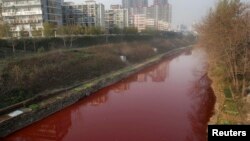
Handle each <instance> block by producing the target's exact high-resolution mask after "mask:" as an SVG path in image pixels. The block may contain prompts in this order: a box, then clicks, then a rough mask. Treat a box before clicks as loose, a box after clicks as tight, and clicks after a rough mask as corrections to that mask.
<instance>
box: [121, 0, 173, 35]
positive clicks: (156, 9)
mask: <svg viewBox="0 0 250 141" xmlns="http://www.w3.org/2000/svg"><path fill="white" fill-rule="evenodd" d="M143 2H144V4H142V3H143ZM123 7H124V8H128V14H129V26H131V27H133V26H134V27H138V24H137V23H138V21H136V20H138V19H135V18H138V15H140V16H139V17H142V15H144V17H145V18H144V19H145V21H144V25H145V28H150V29H155V30H161V31H168V30H170V28H171V21H172V7H171V4H169V3H168V0H154V1H153V5H151V6H148V2H147V1H140V2H139V1H136V0H135V1H133V0H132V1H131V0H123ZM135 24H136V25H135ZM140 27H142V26H140ZM140 29H142V28H140ZM138 30H139V29H138ZM139 31H141V30H139Z"/></svg>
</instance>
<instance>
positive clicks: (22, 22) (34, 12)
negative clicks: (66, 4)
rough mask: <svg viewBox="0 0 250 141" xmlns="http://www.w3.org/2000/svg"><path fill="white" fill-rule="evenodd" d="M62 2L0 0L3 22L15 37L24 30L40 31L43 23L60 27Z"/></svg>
mask: <svg viewBox="0 0 250 141" xmlns="http://www.w3.org/2000/svg"><path fill="white" fill-rule="evenodd" d="M62 1H63V0H2V16H3V21H4V22H5V23H8V24H9V25H10V27H11V30H12V31H13V33H14V35H15V36H19V31H21V30H25V31H28V32H29V36H32V35H31V31H32V30H35V29H36V30H37V29H42V28H43V24H44V23H45V22H49V23H52V24H54V25H62V6H61V5H62Z"/></svg>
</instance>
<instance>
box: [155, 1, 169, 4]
mask: <svg viewBox="0 0 250 141" xmlns="http://www.w3.org/2000/svg"><path fill="white" fill-rule="evenodd" d="M159 4H168V0H154V5H159Z"/></svg>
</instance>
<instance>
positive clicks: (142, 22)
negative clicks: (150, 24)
mask: <svg viewBox="0 0 250 141" xmlns="http://www.w3.org/2000/svg"><path fill="white" fill-rule="evenodd" d="M134 27H136V28H137V29H138V32H141V31H143V30H145V29H146V15H145V14H135V15H134Z"/></svg>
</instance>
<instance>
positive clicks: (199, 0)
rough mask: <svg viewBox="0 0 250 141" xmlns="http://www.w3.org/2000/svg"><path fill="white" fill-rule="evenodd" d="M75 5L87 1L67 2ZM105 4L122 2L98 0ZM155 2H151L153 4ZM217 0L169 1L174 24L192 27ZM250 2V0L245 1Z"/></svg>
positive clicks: (119, 0) (118, 0) (106, 7)
mask: <svg viewBox="0 0 250 141" xmlns="http://www.w3.org/2000/svg"><path fill="white" fill-rule="evenodd" d="M65 1H73V2H75V3H83V2H84V1H85V0H65ZM96 1H97V2H101V3H103V4H105V9H109V5H110V4H121V1H122V0H96ZM152 1H153V0H149V3H150V4H151V3H152ZM216 1H217V0H169V3H170V4H172V22H173V24H174V25H177V24H185V25H187V26H190V25H192V23H193V22H199V21H200V20H201V19H202V17H203V16H205V15H206V14H207V12H208V11H209V9H210V7H213V6H214V5H215V3H216ZM244 1H250V0H244Z"/></svg>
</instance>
